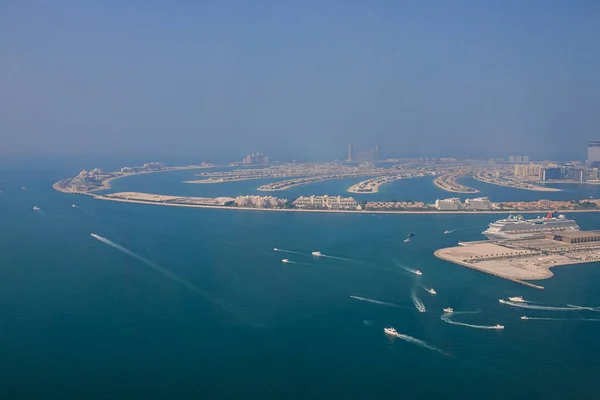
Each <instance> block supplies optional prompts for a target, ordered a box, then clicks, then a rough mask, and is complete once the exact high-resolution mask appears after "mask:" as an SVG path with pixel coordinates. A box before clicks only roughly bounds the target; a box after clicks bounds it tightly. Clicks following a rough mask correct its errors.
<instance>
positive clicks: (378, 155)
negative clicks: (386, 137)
mask: <svg viewBox="0 0 600 400" xmlns="http://www.w3.org/2000/svg"><path fill="white" fill-rule="evenodd" d="M380 159H381V153H380V152H379V146H375V148H374V149H373V161H379V160H380Z"/></svg>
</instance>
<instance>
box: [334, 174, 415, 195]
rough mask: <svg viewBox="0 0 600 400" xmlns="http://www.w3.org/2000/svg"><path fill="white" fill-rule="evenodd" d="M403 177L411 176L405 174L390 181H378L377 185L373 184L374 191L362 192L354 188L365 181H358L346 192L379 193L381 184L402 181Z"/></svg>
mask: <svg viewBox="0 0 600 400" xmlns="http://www.w3.org/2000/svg"><path fill="white" fill-rule="evenodd" d="M402 179H409V178H408V177H405V176H403V177H399V178H395V179H391V180H389V181H385V182H379V183H376V184H375V185H373V187H372V188H373V190H372V191H370V192H360V191H358V190H356V189H353V188H354V187H355V186H357V185H359V184H361V183H362V182H364V181H362V182H358V183H355V184H354V185H352V186H350V187H349V188H348V189H346V192H348V193H354V194H372V193H379V188H380V187H381V186H383V185H385V184H388V183H392V182H396V181H400V180H402Z"/></svg>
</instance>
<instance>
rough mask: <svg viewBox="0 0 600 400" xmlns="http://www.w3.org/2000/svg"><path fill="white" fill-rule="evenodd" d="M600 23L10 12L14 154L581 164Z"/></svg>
mask: <svg viewBox="0 0 600 400" xmlns="http://www.w3.org/2000/svg"><path fill="white" fill-rule="evenodd" d="M599 20H600V5H598V3H597V2H594V1H579V2H570V3H567V2H558V1H552V2H544V3H543V6H542V4H541V3H536V2H521V1H508V2H497V3H491V2H476V1H462V2H453V3H448V2H426V3H423V2H358V1H350V2H342V1H337V2H336V1H326V2H320V1H308V2H276V1H268V2H260V3H257V2H243V1H229V2H210V3H209V2H199V3H197V4H190V3H187V4H183V3H180V2H179V3H177V4H175V3H169V2H156V3H152V4H150V3H145V2H136V3H131V2H110V3H109V2H77V1H63V2H60V3H57V2H51V3H32V2H27V1H9V2H3V3H2V5H0V48H1V49H2V53H1V57H2V62H1V63H0V87H1V88H2V89H1V90H0V132H1V133H0V135H1V137H2V148H1V149H0V154H29V155H45V154H188V155H190V154H192V155H195V154H197V155H202V156H204V157H209V156H212V157H215V158H218V157H223V158H228V159H239V158H241V157H242V156H244V155H246V154H247V153H249V152H252V151H262V152H264V153H267V154H269V155H270V156H271V158H272V159H291V158H293V157H297V158H303V159H325V158H327V159H333V158H343V157H344V156H345V153H346V147H347V145H348V143H354V144H356V145H358V146H365V147H369V148H370V147H373V146H375V145H376V144H377V145H380V146H381V148H382V151H384V152H385V155H386V156H425V157H441V156H450V157H468V156H477V157H482V158H485V157H506V156H507V155H508V154H514V153H517V154H518V153H521V154H529V155H530V156H531V157H532V158H537V159H563V160H567V159H581V160H583V159H585V151H586V144H587V142H588V140H590V139H598V138H600V114H599V113H598V109H600V75H599V74H598V73H597V72H598V70H600V53H599V52H598V51H597V48H598V42H599V39H600V25H599V24H598V21H599ZM516 148H519V149H525V150H518V151H517V150H515V149H516Z"/></svg>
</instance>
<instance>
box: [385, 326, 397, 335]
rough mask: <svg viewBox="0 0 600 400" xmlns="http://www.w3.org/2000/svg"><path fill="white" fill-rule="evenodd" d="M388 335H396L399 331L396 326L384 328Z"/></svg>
mask: <svg viewBox="0 0 600 400" xmlns="http://www.w3.org/2000/svg"><path fill="white" fill-rule="evenodd" d="M383 331H384V332H385V334H386V335H390V336H396V335H397V334H398V332H397V331H396V330H395V329H394V328H383Z"/></svg>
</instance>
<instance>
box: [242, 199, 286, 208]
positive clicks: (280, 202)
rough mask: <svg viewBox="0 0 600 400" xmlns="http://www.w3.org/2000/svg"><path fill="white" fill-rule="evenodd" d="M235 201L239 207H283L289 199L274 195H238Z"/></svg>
mask: <svg viewBox="0 0 600 400" xmlns="http://www.w3.org/2000/svg"><path fill="white" fill-rule="evenodd" d="M233 202H234V204H235V205H236V206H238V207H252V208H282V207H284V206H285V205H286V203H287V200H286V199H280V198H278V197H273V196H238V197H236V198H235V200H234V201H233Z"/></svg>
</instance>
